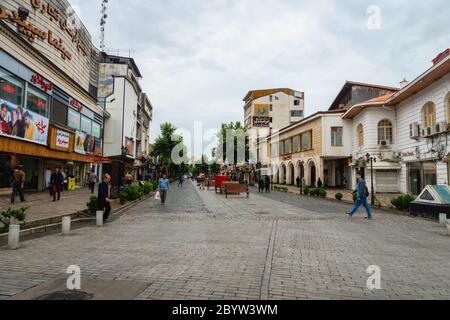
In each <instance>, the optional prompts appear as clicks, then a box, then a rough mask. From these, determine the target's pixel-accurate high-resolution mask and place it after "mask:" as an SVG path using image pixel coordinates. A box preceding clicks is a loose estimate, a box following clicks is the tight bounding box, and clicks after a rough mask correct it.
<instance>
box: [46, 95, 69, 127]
mask: <svg viewBox="0 0 450 320" xmlns="http://www.w3.org/2000/svg"><path fill="white" fill-rule="evenodd" d="M67 109H68V107H67V106H66V105H65V104H63V103H61V102H60V101H58V100H56V99H54V98H53V103H52V108H51V114H50V120H51V121H53V122H55V123H58V124H61V125H64V126H65V125H67Z"/></svg>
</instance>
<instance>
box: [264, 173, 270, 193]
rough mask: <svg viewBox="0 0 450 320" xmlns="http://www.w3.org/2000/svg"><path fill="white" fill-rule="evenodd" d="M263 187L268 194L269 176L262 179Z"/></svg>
mask: <svg viewBox="0 0 450 320" xmlns="http://www.w3.org/2000/svg"><path fill="white" fill-rule="evenodd" d="M264 181H265V182H264V186H265V187H266V193H270V178H269V176H266V178H265V179H264Z"/></svg>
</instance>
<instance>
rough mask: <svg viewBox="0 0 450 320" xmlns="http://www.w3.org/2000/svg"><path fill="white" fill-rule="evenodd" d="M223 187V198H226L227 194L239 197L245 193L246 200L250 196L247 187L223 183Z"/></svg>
mask: <svg viewBox="0 0 450 320" xmlns="http://www.w3.org/2000/svg"><path fill="white" fill-rule="evenodd" d="M223 185H224V192H225V198H228V195H229V194H236V195H240V194H241V193H246V194H247V199H248V198H249V196H250V191H249V189H248V185H246V184H239V183H224V184H223Z"/></svg>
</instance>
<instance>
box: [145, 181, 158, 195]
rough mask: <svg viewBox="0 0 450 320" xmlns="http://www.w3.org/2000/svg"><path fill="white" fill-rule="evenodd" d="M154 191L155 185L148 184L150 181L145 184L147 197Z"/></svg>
mask: <svg viewBox="0 0 450 320" xmlns="http://www.w3.org/2000/svg"><path fill="white" fill-rule="evenodd" d="M154 190H155V186H154V185H153V183H151V182H148V181H147V182H145V183H144V187H143V191H144V194H145V195H147V194H149V193H150V192H152V191H154Z"/></svg>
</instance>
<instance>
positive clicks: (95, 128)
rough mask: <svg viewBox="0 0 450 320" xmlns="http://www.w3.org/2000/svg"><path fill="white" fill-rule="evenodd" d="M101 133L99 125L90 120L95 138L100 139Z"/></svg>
mask: <svg viewBox="0 0 450 320" xmlns="http://www.w3.org/2000/svg"><path fill="white" fill-rule="evenodd" d="M101 134H102V129H101V126H100V125H99V124H98V123H96V122H92V135H93V136H94V137H96V138H97V139H100V138H101Z"/></svg>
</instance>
